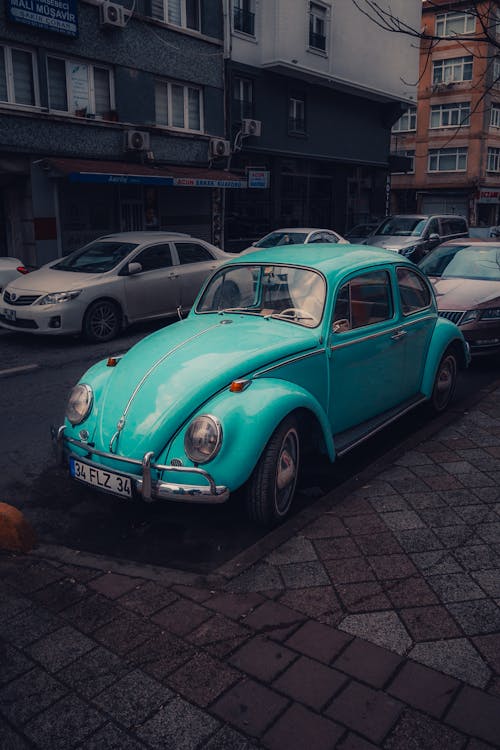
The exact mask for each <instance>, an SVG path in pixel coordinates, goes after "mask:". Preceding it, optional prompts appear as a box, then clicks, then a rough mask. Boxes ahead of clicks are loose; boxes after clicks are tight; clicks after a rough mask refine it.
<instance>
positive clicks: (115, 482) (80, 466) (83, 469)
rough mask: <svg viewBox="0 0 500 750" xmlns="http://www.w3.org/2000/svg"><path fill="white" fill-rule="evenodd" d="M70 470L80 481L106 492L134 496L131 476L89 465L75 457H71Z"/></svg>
mask: <svg viewBox="0 0 500 750" xmlns="http://www.w3.org/2000/svg"><path fill="white" fill-rule="evenodd" d="M69 470H70V474H71V476H72V477H74V478H75V479H78V480H79V481H80V482H85V484H90V485H91V486H92V487H98V488H99V489H100V490H104V491H105V492H111V493H112V494H113V495H120V496H122V497H132V485H131V482H130V478H129V477H126V476H124V475H123V474H117V473H116V472H114V471H106V470H105V469H98V468H97V467H96V466H89V464H86V463H84V462H83V461H77V460H76V459H75V458H70V462H69Z"/></svg>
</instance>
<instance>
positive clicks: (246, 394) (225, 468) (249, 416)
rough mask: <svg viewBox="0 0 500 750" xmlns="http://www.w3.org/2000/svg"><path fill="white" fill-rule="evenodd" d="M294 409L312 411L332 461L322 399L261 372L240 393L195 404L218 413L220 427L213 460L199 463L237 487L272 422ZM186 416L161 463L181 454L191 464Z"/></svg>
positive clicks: (270, 431)
mask: <svg viewBox="0 0 500 750" xmlns="http://www.w3.org/2000/svg"><path fill="white" fill-rule="evenodd" d="M296 409H307V410H309V411H310V412H312V413H313V414H314V415H315V416H316V418H317V420H318V422H319V424H320V425H321V429H322V432H323V437H324V440H325V445H326V449H327V452H328V455H329V457H330V459H331V460H332V461H333V460H334V457H335V449H334V445H333V439H332V434H331V429H330V425H329V422H328V418H327V415H326V414H325V411H324V409H323V408H322V406H321V404H320V403H319V402H318V401H317V400H316V399H315V398H314V397H313V396H312V395H311V394H310V393H309V392H308V391H306V390H305V389H304V388H301V387H300V386H298V385H296V384H294V383H290V382H288V381H285V380H279V379H274V378H263V379H262V380H253V381H252V383H251V385H250V386H249V387H248V388H247V389H246V390H244V391H242V392H241V393H232V392H231V391H229V390H225V391H222V392H221V393H218V394H217V395H216V396H215V397H214V398H213V399H211V400H210V401H209V402H208V403H206V404H204V406H203V408H202V409H200V410H199V412H198V414H212V415H213V416H215V417H217V418H218V419H219V420H220V422H221V424H222V431H223V438H222V446H221V449H220V451H219V453H218V454H217V456H216V457H215V458H214V460H213V461H209V462H208V463H206V464H203V467H202V468H204V469H206V470H207V471H209V472H210V474H212V476H213V477H214V478H215V481H216V483H217V484H224V485H226V486H227V487H229V489H230V490H231V491H234V490H236V489H237V488H238V487H241V485H243V484H244V483H245V482H246V481H247V479H248V478H249V477H250V475H251V474H252V472H253V470H254V468H255V465H256V464H257V461H258V460H259V458H260V455H261V453H262V451H263V449H264V447H265V446H266V444H267V442H268V440H269V438H270V437H271V435H272V434H273V432H274V430H275V429H276V427H277V426H278V425H279V423H280V422H281V421H282V420H283V419H284V418H285V417H286V416H287V415H288V414H290V413H291V412H293V411H295V410H296ZM195 416H196V415H193V418H194V417H195ZM190 422H191V420H189V423H187V424H185V425H184V426H183V428H182V430H180V432H179V433H178V434H177V435H176V437H175V438H174V440H173V442H172V444H171V445H170V447H169V449H168V451H167V453H166V455H164V457H163V458H164V460H165V463H167V464H168V463H171V461H172V460H173V459H179V458H180V459H182V463H183V464H184V465H185V466H192V462H191V461H190V460H189V459H188V457H187V456H186V454H185V452H184V435H185V434H186V430H187V428H188V426H189V424H190ZM161 463H163V460H162V461H161Z"/></svg>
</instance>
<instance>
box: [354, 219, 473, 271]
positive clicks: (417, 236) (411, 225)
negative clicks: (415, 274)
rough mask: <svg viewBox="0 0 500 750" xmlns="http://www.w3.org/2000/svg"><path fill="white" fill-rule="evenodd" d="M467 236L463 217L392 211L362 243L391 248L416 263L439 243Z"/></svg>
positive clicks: (466, 226)
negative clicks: (392, 214)
mask: <svg viewBox="0 0 500 750" xmlns="http://www.w3.org/2000/svg"><path fill="white" fill-rule="evenodd" d="M468 236H469V227H468V225H467V221H466V219H465V218H464V217H463V216H457V215H456V214H450V215H445V214H443V215H441V214H439V215H438V214H434V215H432V216H428V215H425V214H396V215H394V216H388V217H387V218H386V219H384V221H383V222H382V223H381V224H379V226H378V227H377V228H376V230H375V231H374V232H373V234H371V235H370V236H369V237H367V238H366V240H365V241H364V243H363V244H364V245H375V246H376V247H384V248H386V249H387V250H394V252H396V253H401V255H404V256H406V257H407V258H410V260H413V261H414V262H415V263H416V262H418V261H419V260H421V259H422V258H423V257H424V255H427V253H428V252H429V251H430V250H432V249H433V248H435V247H436V246H437V245H439V244H441V242H445V241H446V240H454V239H456V238H457V237H468Z"/></svg>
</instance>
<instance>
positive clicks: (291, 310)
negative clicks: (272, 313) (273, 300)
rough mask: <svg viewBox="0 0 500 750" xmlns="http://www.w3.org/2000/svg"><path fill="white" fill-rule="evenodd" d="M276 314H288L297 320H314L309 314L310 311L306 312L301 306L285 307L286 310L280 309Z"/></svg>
mask: <svg viewBox="0 0 500 750" xmlns="http://www.w3.org/2000/svg"><path fill="white" fill-rule="evenodd" d="M278 315H284V316H287V315H290V317H292V318H297V320H302V319H309V320H314V317H313V316H312V315H311V313H310V312H308V310H303V309H302V308H301V307H287V308H286V310H280V312H279V313H278Z"/></svg>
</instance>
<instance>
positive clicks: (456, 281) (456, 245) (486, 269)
mask: <svg viewBox="0 0 500 750" xmlns="http://www.w3.org/2000/svg"><path fill="white" fill-rule="evenodd" d="M419 267H420V269H421V270H422V271H423V272H424V273H426V274H427V275H428V276H429V278H430V279H431V281H432V284H433V286H434V289H435V291H436V297H437V303H438V309H439V314H440V315H441V316H442V317H443V318H448V320H452V321H453V322H454V323H456V325H458V326H459V327H460V330H461V331H462V333H463V335H464V337H465V340H466V341H467V342H468V343H469V345H470V349H471V354H472V355H481V354H483V355H484V354H497V353H499V352H500V242H499V241H498V240H474V239H469V240H462V241H457V240H453V241H451V242H445V243H443V244H442V245H440V246H439V247H437V248H436V249H435V250H433V251H432V253H429V255H428V256H427V257H426V258H424V259H423V260H422V261H421V262H420V263H419Z"/></svg>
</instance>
